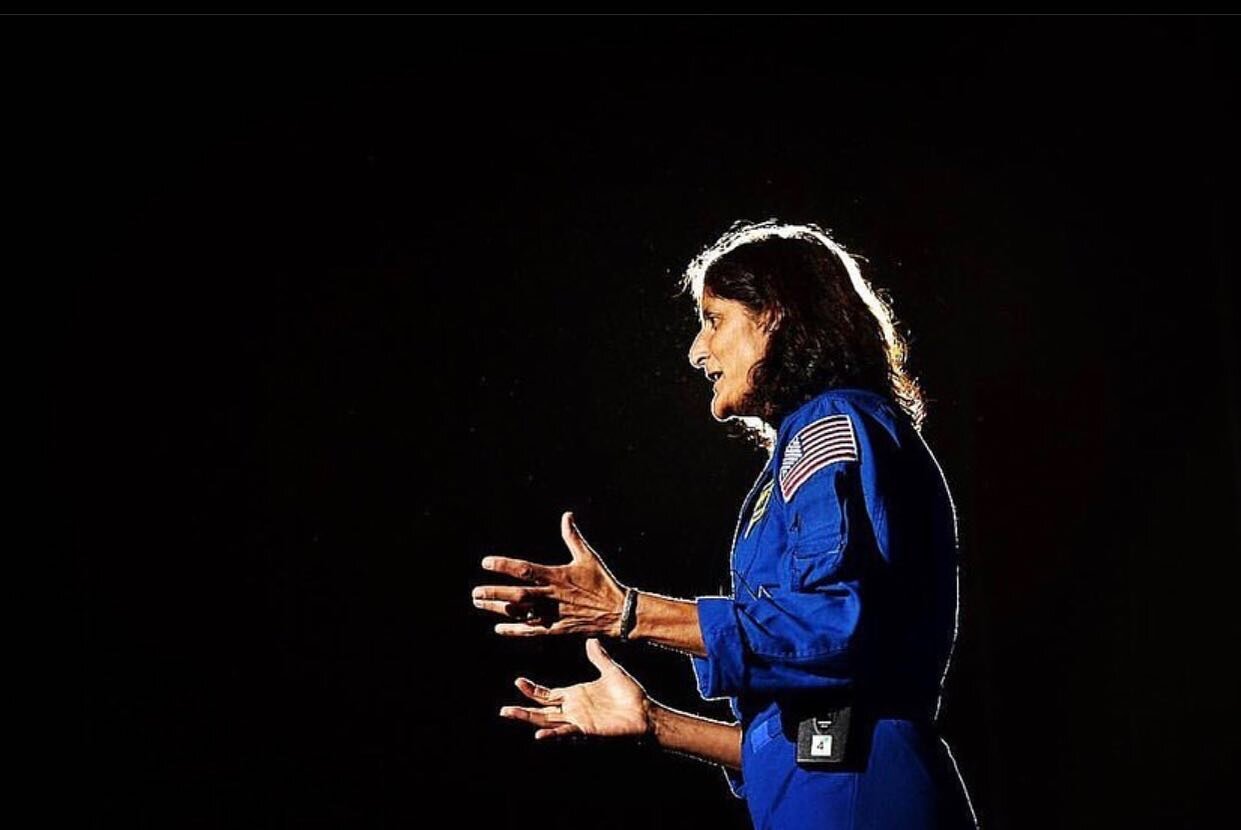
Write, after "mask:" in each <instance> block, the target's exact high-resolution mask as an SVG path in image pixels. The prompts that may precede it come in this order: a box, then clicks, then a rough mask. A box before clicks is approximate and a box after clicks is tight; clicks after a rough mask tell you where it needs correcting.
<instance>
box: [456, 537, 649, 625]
mask: <svg viewBox="0 0 1241 830" xmlns="http://www.w3.org/2000/svg"><path fill="white" fill-rule="evenodd" d="M560 535H561V537H562V538H563V539H564V543H565V545H566V546H567V547H568V548H569V554H570V556H572V561H571V562H569V564H567V565H539V564H536V563H534V562H526V561H524V560H521V559H508V558H506V557H502V556H488V557H487V558H486V559H484V560H483V562H482V565H483V568H485V569H486V570H489V571H495V572H496V573H502V574H507V575H508V576H511V577H515V578H517V579H520V580H522V581H523V582H529V583H533V584H531V585H480V586H478V587H477V588H475V589H474V592H473V595H474V605H475V607H477V608H481V609H483V610H484V611H492V612H494V613H496V614H501V615H503V616H505V617H508V618H509V619H517V620H521V622H512V623H500V624H498V625H497V626H496V633H497V634H503V635H506V636H510V637H533V636H540V635H544V634H585V635H599V634H602V635H607V636H611V637H617V636H620V618H621V611H622V610H623V606H624V603H625V590H626V589H625V587H624V586H623V585H621V584H620V583H619V582H617V581H616V578H615V577H614V576H612V574H611V572H610V571H608V568H607V565H605V564H603V560H602V559H600V558H599V554H597V553H595V551H594V549H593V548H591V546H590V545H589V544H587V542H586V540H585V539H584V538H582V534H581V532H580V531H579V530H578V529H577V525H576V524H575V523H574V521H573V514H572V513H565V514H564V516H562V517H561V519H560Z"/></svg>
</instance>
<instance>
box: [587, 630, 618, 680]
mask: <svg viewBox="0 0 1241 830" xmlns="http://www.w3.org/2000/svg"><path fill="white" fill-rule="evenodd" d="M586 657H587V659H589V660H590V662H591V663H592V664H593V665H594V667H595V668H596V669H598V670H599V673H600V674H607V673H608V672H610V671H612V670H613V669H614V668H615V667H616V662H615V661H614V660H613V659H612V658H611V657H610V656H609V655H608V653H607V651H606V650H604V648H603V644H602V643H600V642H599V638H598V637H591V638H590V639H588V640H587V641H586Z"/></svg>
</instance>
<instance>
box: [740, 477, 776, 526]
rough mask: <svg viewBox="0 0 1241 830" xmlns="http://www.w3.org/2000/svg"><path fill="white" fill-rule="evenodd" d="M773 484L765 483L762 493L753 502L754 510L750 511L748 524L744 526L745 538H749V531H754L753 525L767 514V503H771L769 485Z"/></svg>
mask: <svg viewBox="0 0 1241 830" xmlns="http://www.w3.org/2000/svg"><path fill="white" fill-rule="evenodd" d="M772 484H773V482H770V481H769V482H767V483H766V484H765V485H763V489H762V491H761V492H760V493H759V494H758V498H757V499H755V500H754V509H753V510H751V511H750V523H749V524H747V525H746V526H745V535H746V538H749V536H750V531H751V530H753V529H754V525H756V524H758V520H759V519H761V518H763V516H764V515H765V514H766V513H767V503H768V502H769V501H771V485H772Z"/></svg>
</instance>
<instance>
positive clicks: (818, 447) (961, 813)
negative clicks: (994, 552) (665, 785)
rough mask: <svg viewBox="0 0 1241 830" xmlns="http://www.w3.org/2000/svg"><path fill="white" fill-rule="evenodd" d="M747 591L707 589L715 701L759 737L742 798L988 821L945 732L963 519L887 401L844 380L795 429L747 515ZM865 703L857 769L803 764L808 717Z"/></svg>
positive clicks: (858, 708) (773, 809)
mask: <svg viewBox="0 0 1241 830" xmlns="http://www.w3.org/2000/svg"><path fill="white" fill-rule="evenodd" d="M731 566H732V583H733V584H732V596H731V597H698V598H697V603H698V615H699V625H700V628H701V631H702V637H703V642H704V643H705V644H706V649H707V656H706V657H705V658H703V657H694V658H693V667H694V673H695V675H696V678H697V681H698V689H699V692H700V693H701V694H702V696H703V697H704V698H705V699H715V698H721V697H725V696H727V697H728V698H729V700H730V705H731V707H732V710H733V713H734V714H735V715H736V717H737V718H738V720H739V721H740V723H741V725H742V729H743V742H742V756H741V771H740V772H739V773H738V772H736V771H734V770H731V769H727V768H725V770H724V771H725V774H726V775H727V778H728V783H729V786H730V788H731V789H732V792H733V793H734V795H736V796H738V797H740V798H744V799H746V802H747V806H748V808H749V811H750V815H751V816H752V818H753V819H754V825H755V827H756V828H757V829H758V830H764V828H780V829H781V830H790V828H802V827H816V828H824V827H841V828H902V830H915V829H916V828H932V827H937V828H972V827H974V826H975V824H976V822H975V820H974V818H973V810H972V807H971V805H970V804H969V800H968V796H967V794H966V792H965V789H964V786H963V784H962V782H961V780H960V777H959V775H958V773H957V771H956V765H955V763H954V762H953V760H952V758H951V755H950V753H949V751H948V747H947V744H946V743H944V742H943V741H942V740H941V739H940V738H939V737H938V736H937V735H936V733H935V730H934V726H933V723H934V718H935V715H936V713H937V709H938V701H939V693H940V687H941V683H942V681H943V678H944V675H945V673H946V670H947V665H948V661H949V660H950V659H951V654H952V648H953V643H954V640H955V637H956V615H957V571H956V513H955V510H954V508H953V505H952V497H951V496H950V495H949V492H948V488H947V484H946V483H945V481H944V477H943V474H942V472H941V471H940V468H939V464H938V463H937V462H936V460H935V458H934V456H933V455H932V454H931V452H930V450H929V449H928V448H927V446H926V444H925V443H924V442H923V440H922V438H921V436H920V435H919V434H918V432H917V431H916V430H914V428H913V427H912V425H911V424H910V422H909V419H908V418H907V416H906V415H905V414H904V413H903V411H901V410H900V409H899V408H898V407H896V406H894V405H893V404H892V403H891V402H890V401H888V400H887V399H886V398H884V397H882V396H880V395H877V394H875V393H872V392H869V391H864V390H858V389H832V390H828V391H826V392H824V393H822V394H820V395H819V396H817V397H815V398H813V399H812V400H810V401H808V402H807V403H805V404H804V405H802V406H801V407H800V408H798V409H797V410H796V411H794V412H792V413H791V414H789V415H788V416H787V417H786V418H785V419H784V420H783V422H782V423H781V424H780V427H779V430H778V434H777V438H776V443H775V446H774V448H773V452H772V454H771V458H770V459H769V462H768V464H767V465H766V466H765V467H764V469H763V471H762V473H761V474H760V476H759V478H758V481H756V482H755V484H754V487H753V489H752V490H751V491H750V494H749V496H748V497H747V498H746V501H745V503H744V505H743V507H742V511H741V516H740V520H739V522H738V526H737V532H736V536H735V538H734V541H733V550H732V563H731ZM829 701H830V702H840V701H850V702H852V703H853V704H854V710H855V711H854V715H853V720H854V724H853V725H854V728H853V730H852V732H851V737H850V738H849V744H850V746H849V750H850V753H849V754H850V756H851V757H850V759H849V763H848V765H847V766H846V768H843V769H841V768H831V769H823V768H821V767H809V766H801V765H799V764H798V763H797V762H796V741H797V721H798V719H800V718H801V717H803V716H804V715H805V714H806V713H807V712H809V711H813V708H814V707H815V706H816V705H819V706H821V704H823V703H827V702H829Z"/></svg>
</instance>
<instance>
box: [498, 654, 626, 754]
mask: <svg viewBox="0 0 1241 830" xmlns="http://www.w3.org/2000/svg"><path fill="white" fill-rule="evenodd" d="M586 657H587V658H588V659H589V660H590V662H591V663H593V664H594V666H595V668H597V669H598V670H599V679H598V680H593V681H591V682H589V683H578V684H577V685H574V686H566V687H564V688H559V689H549V688H547V687H546V686H540V685H539V684H538V683H534V682H532V681H530V680H527V679H526V678H524V677H519V678H517V680H516V685H517V688H518V689H519V690H521V693H522V694H523V695H525V696H526V697H528V698H530V699H531V700H533V701H535V702H536V703H538V704H539V706H505V707H503V708H501V709H500V715H501V716H502V717H506V718H512V719H514V720H524V721H526V722H528V723H530V724H532V725H533V726H536V727H538V729H537V731H536V732H535V733H534V737H535V738H536V739H537V740H542V739H544V738H557V737H563V736H568V735H592V736H597V737H624V736H631V737H639V736H642V735H646V734H648V733H649V732H650V724H649V721H648V716H647V712H648V710H649V708H650V704H651V701H650V698H648V697H647V694H646V690H645V689H643V688H642V686H641V685H640V684H639V683H638V681H636V680H634V679H633V677H632V676H631V675H630V674H629V672H627V671H625V670H624V669H623V668H621V666H620V664H619V663H617V662H615V661H614V660H613V659H612V658H611V657H610V656H608V653H607V652H606V651H604V650H603V646H602V645H600V644H599V641H598V640H597V639H595V638H591V639H588V640H587V641H586Z"/></svg>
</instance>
